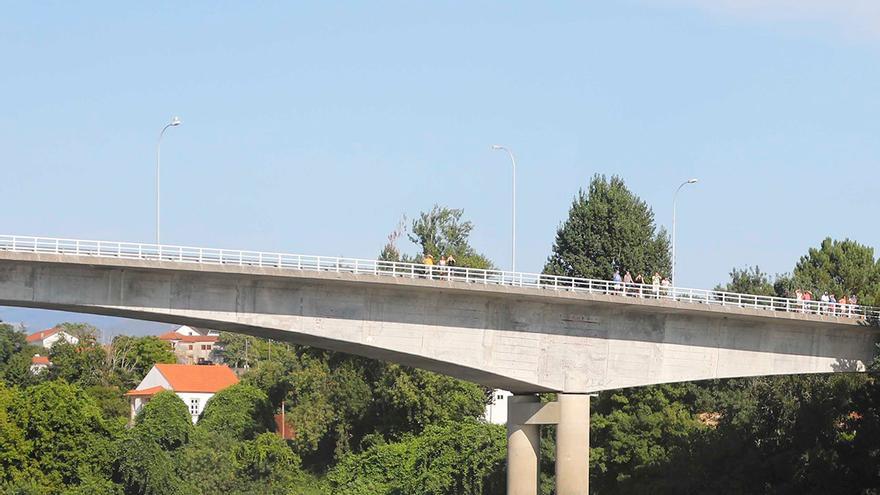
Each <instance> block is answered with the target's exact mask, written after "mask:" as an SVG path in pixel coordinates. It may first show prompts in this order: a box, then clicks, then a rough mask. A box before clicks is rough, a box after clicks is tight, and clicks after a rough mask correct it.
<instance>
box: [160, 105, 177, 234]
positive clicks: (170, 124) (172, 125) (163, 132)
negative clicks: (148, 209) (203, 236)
mask: <svg viewBox="0 0 880 495" xmlns="http://www.w3.org/2000/svg"><path fill="white" fill-rule="evenodd" d="M180 124H182V122H181V121H180V119H179V118H177V117H172V118H171V122H169V123H168V124H166V125H165V127H163V128H162V132H160V133H159V141H158V142H157V143H156V245H159V244H161V242H160V241H161V239H160V237H159V219H160V209H159V204H160V203H159V202H160V198H161V195H160V190H159V170H160V164H161V162H162V160H161V157H162V136H164V135H165V131H166V130H168V128H169V127H177V126H179V125H180Z"/></svg>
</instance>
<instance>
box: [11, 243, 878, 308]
mask: <svg viewBox="0 0 880 495" xmlns="http://www.w3.org/2000/svg"><path fill="white" fill-rule="evenodd" d="M0 250H4V251H15V252H25V253H46V254H64V255H78V256H99V257H105V258H120V259H136V260H157V261H176V262H186V263H205V264H217V265H239V266H261V267H271V268H282V269H290V270H301V271H319V272H335V273H352V274H361V275H375V276H380V277H408V278H422V279H432V280H449V281H455V282H465V283H472V284H482V285H501V286H509V287H526V288H534V289H543V290H550V291H571V292H584V293H591V294H609V295H617V296H621V297H637V298H649V299H665V300H673V301H678V302H684V303H693V304H707V305H719V306H733V307H738V308H752V309H759V310H767V311H784V312H789V313H806V314H813V315H822V316H827V317H838V318H860V319H869V320H871V321H874V322H876V321H877V320H878V319H880V308H873V307H869V306H863V305H855V304H840V303H831V302H823V301H801V300H796V299H790V298H784V297H772V296H756V295H751V294H737V293H734V292H724V291H716V290H704V289H691V288H684V287H671V286H657V285H651V284H623V283H621V282H614V281H609V280H596V279H588V278H578V277H563V276H556V275H545V274H539V273H521V272H510V271H504V270H483V269H479V268H465V267H457V266H438V265H423V264H417V263H402V262H394V261H379V260H366V259H356V258H339V257H335V256H308V255H300V254H285V253H267V252H259V251H238V250H231V249H213V248H201V247H187V246H166V245H156V244H139V243H131V242H109V241H88V240H79V239H56V238H50V237H28V236H15V235H0Z"/></svg>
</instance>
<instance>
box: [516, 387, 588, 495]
mask: <svg viewBox="0 0 880 495" xmlns="http://www.w3.org/2000/svg"><path fill="white" fill-rule="evenodd" d="M507 401H508V402H507V494H508V495H537V494H538V491H539V483H540V476H539V473H540V470H539V465H540V460H541V456H540V453H541V430H540V425H557V426H556V494H557V495H588V494H589V482H590V478H589V467H590V396H589V395H587V394H558V396H557V401H556V402H548V403H546V404H541V402H540V399H539V398H538V396H537V395H514V396H511V397H509V398H508V399H507Z"/></svg>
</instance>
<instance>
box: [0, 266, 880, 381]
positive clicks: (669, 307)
mask: <svg viewBox="0 0 880 495" xmlns="http://www.w3.org/2000/svg"><path fill="white" fill-rule="evenodd" d="M22 263H23V264H25V265H26V266H33V267H34V268H36V267H55V268H56V269H57V268H62V267H65V268H66V269H70V270H74V271H80V272H82V270H83V269H85V270H86V271H93V272H95V271H96V272H109V273H113V272H119V273H125V272H128V273H129V274H136V273H139V272H140V273H153V274H155V273H164V274H166V275H168V274H174V276H178V274H179V275H180V276H182V277H185V278H186V277H193V276H195V277H198V275H199V274H203V275H207V276H209V277H211V278H212V279H213V280H217V279H218V277H219V279H223V278H225V279H227V281H235V280H238V279H239V278H240V277H241V276H245V277H247V278H248V279H254V278H258V279H260V280H264V281H269V280H276V281H285V282H293V283H294V284H298V285H302V284H306V285H309V284H312V285H311V286H312V287H316V285H314V284H319V285H320V284H328V283H329V284H332V285H333V287H334V289H332V290H333V291H336V290H337V289H336V287H338V288H339V289H338V290H340V291H341V290H342V289H341V288H342V287H348V288H349V289H351V288H359V289H357V290H361V291H362V289H363V288H364V287H372V289H369V291H374V290H375V291H380V290H382V291H387V290H390V291H392V292H395V293H397V292H399V293H401V294H404V293H407V292H419V291H422V292H424V291H431V293H432V294H433V295H432V296H431V297H436V298H446V299H449V300H460V299H462V298H466V299H480V298H482V299H486V300H490V301H497V300H504V301H505V303H504V304H505V305H507V306H511V305H514V306H516V305H520V306H521V305H528V304H532V305H533V306H534V304H540V305H544V306H553V305H563V306H566V307H568V306H571V305H574V306H589V308H587V309H586V310H584V311H583V312H582V313H584V314H580V315H575V316H576V317H575V318H574V319H573V320H572V321H563V327H564V328H562V330H561V331H557V334H556V335H551V337H552V338H550V339H549V340H553V339H554V338H558V339H557V340H560V342H556V343H555V344H552V345H549V346H548V345H547V342H546V340H548V339H544V340H545V342H542V343H540V344H538V345H537V346H534V347H533V348H532V349H531V350H532V351H534V352H537V353H542V354H545V356H544V362H543V366H544V367H545V368H554V367H557V368H558V367H559V366H563V367H564V366H567V365H571V364H573V365H574V366H575V368H578V369H579V370H580V372H586V371H588V370H589V371H590V372H593V371H594V370H596V369H598V368H596V367H595V366H585V365H584V363H572V356H571V353H567V355H565V356H563V357H562V359H561V360H560V359H555V358H553V357H552V356H549V354H551V353H552V352H550V351H552V350H556V351H558V350H559V349H564V348H565V347H566V343H565V342H561V340H565V339H568V340H572V339H576V338H577V337H578V336H584V335H590V336H592V338H593V340H596V339H597V338H598V339H599V340H602V339H601V337H602V336H601V335H599V334H600V333H601V332H599V333H597V332H596V331H594V330H590V329H589V327H590V324H591V322H590V321H589V318H590V313H591V312H595V313H599V312H604V313H605V315H606V316H607V315H612V316H613V315H618V316H622V315H624V313H627V314H629V313H636V312H638V313H640V314H642V315H643V316H644V315H648V316H650V318H647V320H650V321H648V322H649V323H651V324H657V321H660V320H663V322H664V323H665V322H666V321H667V318H666V316H669V318H670V319H673V320H674V319H681V315H682V314H685V315H701V316H703V317H705V316H707V315H708V316H709V317H710V319H711V320H713V321H714V322H715V323H717V322H719V321H722V320H728V319H731V318H734V319H736V320H737V321H738V322H739V323H738V324H741V325H742V326H743V327H744V328H748V327H755V326H756V325H757V326H761V325H764V326H767V325H768V322H770V321H773V322H784V323H786V324H785V325H784V326H785V327H786V328H785V329H784V330H785V331H792V327H791V325H790V324H796V325H797V326H798V327H799V328H801V329H812V330H813V333H811V334H809V335H807V334H804V335H803V336H804V337H808V338H809V340H810V342H812V344H811V347H812V348H813V352H814V353H820V352H819V351H820V350H821V349H819V347H821V345H822V344H821V342H823V341H825V340H827V334H828V332H830V331H838V332H841V333H842V334H848V338H850V340H852V337H853V334H862V336H863V337H864V335H870V339H866V338H856V340H859V341H864V342H859V343H856V345H858V346H861V347H862V350H861V351H858V352H853V349H850V348H849V347H848V345H849V344H846V345H843V347H840V346H839V345H838V347H839V349H840V352H839V353H838V354H841V356H840V357H842V358H843V359H842V361H841V362H842V363H843V364H841V365H840V369H827V368H828V366H825V368H826V369H821V368H822V366H816V365H815V363H814V365H810V366H807V365H805V364H804V363H803V362H799V363H795V362H794V361H792V359H793V358H792V359H789V360H788V361H789V362H788V363H787V364H786V363H785V362H784V361H786V360H785V359H781V361H783V363H782V364H783V366H782V368H783V369H781V370H780V373H770V374H781V373H785V372H791V373H799V372H822V371H859V370H862V369H864V368H863V365H864V363H865V362H866V359H868V357H869V356H868V354H867V353H865V352H864V349H865V347H864V345H865V343H867V342H868V341H869V340H870V341H871V342H876V340H877V332H876V329H874V328H870V327H864V326H862V325H860V324H859V323H858V322H857V321H855V320H851V319H842V318H833V317H826V316H818V315H809V314H806V315H805V314H798V313H784V312H772V311H766V310H760V309H749V308H735V307H730V306H727V307H725V306H709V305H705V304H693V303H684V302H675V301H662V300H661V301H658V300H652V299H640V298H629V297H628V298H623V297H621V296H618V295H606V294H586V293H581V292H576V293H575V292H566V291H558V292H557V291H555V290H551V289H538V288H519V287H507V286H493V285H483V284H476V283H462V282H450V281H443V280H426V279H419V278H416V279H413V278H409V277H396V278H392V277H387V276H382V277H374V276H369V275H353V274H346V273H335V272H301V271H297V270H291V269H288V268H267V267H256V266H238V265H214V264H198V263H187V262H177V261H146V260H133V259H115V258H104V257H94V256H71V255H58V254H32V253H20V252H16V253H12V252H2V251H0V268H2V267H8V266H9V265H10V264H19V265H20V264H22ZM37 271H39V270H37ZM55 271H57V270H55ZM83 273H85V272H83ZM4 275H5V272H4ZM111 278H112V277H111ZM5 282H6V281H4V280H2V279H0V286H2V285H3V284H4V283H5ZM34 283H35V284H36V282H34ZM25 285H26V284H25ZM121 287H122V286H120V289H121ZM438 289H439V290H438ZM108 292H110V289H109V285H108ZM3 294H5V291H3V290H2V289H0V299H2V300H3V301H2V304H5V305H12V306H26V307H43V308H46V309H63V310H68V311H77V312H90V313H95V314H105V315H111V316H128V317H135V318H139V319H148V320H155V321H164V322H169V323H177V322H182V321H189V322H201V323H202V324H206V323H220V325H219V326H221V327H226V328H221V329H230V330H232V331H240V332H243V333H249V334H253V335H258V334H260V331H261V330H265V333H271V334H272V335H273V337H272V338H276V339H278V340H292V341H296V340H294V339H292V338H285V337H290V335H285V333H283V332H289V331H290V330H291V328H290V327H287V329H286V330H284V329H280V328H274V329H273V328H271V327H263V326H261V325H259V324H254V322H253V321H246V320H247V319H246V318H245V319H242V318H240V316H241V311H239V309H240V308H239V307H238V306H236V307H235V308H234V311H226V312H220V313H221V314H219V315H218V314H214V315H207V314H206V313H205V312H204V311H201V312H200V311H195V310H193V309H192V308H188V309H185V310H184V309H181V308H173V311H172V310H171V309H169V310H164V309H160V308H158V306H160V305H157V306H154V307H149V306H145V307H140V308H135V307H127V306H124V305H119V306H114V305H112V304H106V302H109V301H105V304H101V305H94V304H92V305H90V306H87V305H84V304H82V302H79V303H77V302H74V303H70V301H69V300H68V301H67V302H65V301H60V300H59V301H49V300H38V298H36V292H35V297H33V298H31V299H30V300H27V299H21V298H7V297H3ZM62 299H63V298H62ZM236 304H238V303H236ZM169 306H173V304H170V305H169ZM490 306H491V304H490ZM536 307H537V306H536ZM227 309H229V308H227ZM470 309H472V308H470ZM539 310H540V308H539ZM594 310H595V311H594ZM599 310H601V311H599ZM493 311H496V312H500V313H504V314H503V315H501V316H500V317H499V318H500V319H501V320H504V321H501V320H499V321H501V324H500V325H497V326H498V327H499V329H501V330H503V331H501V332H498V331H496V332H486V330H487V329H488V327H491V326H492V325H491V324H480V325H479V327H482V328H477V326H470V327H469V326H468V325H464V326H463V327H462V326H461V325H459V328H456V329H455V330H456V331H461V330H462V329H464V330H468V329H473V330H480V331H483V332H484V333H495V334H502V333H505V332H506V333H508V334H509V333H510V332H520V333H523V334H528V333H531V334H535V333H538V334H540V333H542V331H543V330H540V329H538V330H536V329H535V327H536V326H537V327H539V326H540V322H538V323H536V321H535V320H534V319H532V320H530V321H528V322H526V323H523V322H522V321H517V318H519V319H520V320H522V317H521V315H515V316H514V317H511V316H510V314H508V313H512V312H513V311H512V310H511V308H510V307H503V308H501V310H499V309H498V308H494V309H493ZM664 315H666V316H664ZM208 316H210V317H208ZM505 318H507V319H506V320H505ZM318 319H319V320H320V319H321V318H318ZM685 319H687V318H685ZM337 320H340V321H341V320H344V318H337ZM490 320H491V318H490ZM538 320H540V315H539V316H538ZM563 320H565V318H564V317H563ZM486 321H489V320H486ZM299 323H302V322H301V321H300V322H299ZM392 323H402V324H404V325H407V324H412V323H414V322H411V321H406V322H392ZM424 323H425V322H423V321H420V322H418V325H416V327H418V329H419V330H421V331H422V333H423V335H422V341H421V342H420V344H419V347H420V348H425V347H426V346H427V351H425V352H427V353H428V355H417V354H418V352H421V351H420V350H419V349H415V350H409V349H408V350H407V352H402V351H401V349H400V348H398V349H388V348H386V349H379V348H376V347H371V346H369V345H367V344H365V343H364V342H358V341H355V340H339V341H337V342H336V343H334V342H331V341H332V340H333V339H328V336H327V335H326V334H325V335H323V336H319V335H314V334H312V335H306V334H300V335H299V336H298V341H299V342H301V343H306V344H308V345H315V346H317V347H323V348H330V350H339V351H342V352H351V353H354V354H360V355H366V356H368V357H378V358H379V359H386V360H390V361H395V362H401V363H402V364H409V365H415V366H419V367H424V368H426V369H431V370H433V371H439V372H441V373H443V372H446V373H447V374H452V375H453V376H458V377H459V378H464V379H469V380H471V381H476V382H478V383H483V384H484V385H487V386H499V388H508V389H511V390H514V391H516V392H518V393H525V392H540V391H551V390H552V391H575V392H592V391H597V390H603V389H608V388H619V386H617V385H621V386H635V385H640V384H644V383H627V382H618V383H615V382H614V381H613V380H606V382H605V383H603V384H599V386H596V384H593V385H592V386H590V385H587V386H585V385H584V384H583V383H581V384H576V385H574V386H572V387H567V386H566V383H565V377H561V376H555V377H554V378H553V379H552V380H548V379H545V378H546V377H541V376H538V375H534V374H533V377H532V378H534V379H519V378H521V377H514V376H505V375H504V370H503V369H492V368H491V366H481V365H480V363H477V362H476V361H473V360H472V362H471V363H470V365H468V364H467V363H464V362H455V361H456V360H455V359H454V357H451V356H449V355H448V354H446V355H430V350H431V347H432V345H433V344H431V345H429V344H426V342H428V343H431V342H432V341H431V339H430V338H428V337H425V335H426V334H425V333H424V330H425V328H438V329H443V328H444V325H445V323H444V322H439V321H435V322H434V324H433V326H432V325H430V324H429V325H427V326H426V325H425V324H424ZM483 323H485V321H483ZM557 323H558V322H557ZM361 324H362V325H361V326H366V327H369V326H370V322H366V323H364V322H363V321H361ZM504 325H507V326H508V327H509V328H501V327H503V326H504ZM529 325H530V326H529ZM566 325H567V326H566ZM719 325H720V323H719ZM410 326H412V325H410ZM527 326H529V328H527V329H525V330H523V328H525V327H527ZM706 327H707V325H704V328H706ZM340 328H342V327H341V326H337V330H338V329H340ZM413 328H415V327H413ZM450 329H451V327H450ZM495 330H498V329H495ZM557 330H559V329H557ZM664 332H665V330H664ZM343 333H344V331H343ZM795 333H797V332H795ZM449 335H453V336H454V335H455V332H451V333H449ZM606 337H607V335H606ZM614 337H615V338H614V339H610V338H606V339H605V340H607V342H605V344H607V345H606V346H605V347H606V348H605V349H604V351H603V350H602V349H598V348H597V347H596V346H595V345H593V346H592V348H588V347H583V348H582V349H581V350H584V351H585V352H587V353H593V354H596V353H598V354H602V353H603V352H605V353H606V355H605V358H606V359H605V360H604V362H602V363H601V364H603V365H604V367H605V369H606V371H605V373H606V374H607V373H609V372H608V371H607V369H608V366H609V365H610V366H612V369H611V373H614V371H615V370H614V369H613V367H614V362H613V360H612V359H608V357H609V356H608V353H609V348H610V347H612V346H613V345H618V344H620V342H612V341H611V340H614V341H621V340H623V341H624V343H626V340H627V339H626V336H623V335H614ZM856 337H858V335H856ZM492 338H494V339H495V340H496V341H497V340H499V337H498V335H495V336H494V337H489V340H492ZM508 338H509V336H508ZM639 338H640V337H639V336H638V335H636V336H633V338H632V340H631V341H630V342H631V343H632V346H633V347H641V348H642V351H644V347H645V346H644V345H642V344H647V345H648V347H651V346H654V347H656V346H657V345H665V344H667V342H665V341H663V340H654V341H650V340H649V341H647V342H644V341H642V342H639V341H638V339H639ZM734 340H735V339H734ZM759 340H760V339H759ZM844 340H846V339H844ZM484 341H485V339H484ZM478 343H479V342H478ZM569 343H570V342H569ZM490 344H491V343H490ZM636 344H639V345H636ZM734 344H736V343H734ZM740 344H742V342H741V343H739V344H736V345H740ZM837 344H840V343H837ZM837 344H836V345H837ZM676 345H677V346H679V347H681V345H685V346H686V345H687V342H677V343H676ZM720 345H721V344H717V345H716V347H717V346H720ZM496 347H497V345H496ZM599 347H602V345H600V346H599ZM746 347H748V346H746ZM753 347H755V349H753V350H759V349H758V348H759V347H760V343H755V344H753ZM550 348H552V349H550ZM739 350H742V349H739ZM746 350H748V349H746ZM520 351H522V350H520ZM770 351H772V352H773V353H775V354H782V355H784V354H785V353H786V352H787V350H786V349H785V348H784V346H779V345H774V346H772V349H771V350H770ZM770 351H768V350H767V349H763V348H761V349H760V350H759V352H770ZM516 352H519V351H516ZM516 352H514V353H513V354H516ZM676 352H677V353H679V354H681V356H679V358H681V359H687V358H688V357H687V354H688V353H687V352H684V353H683V354H682V349H680V348H678V349H673V350H672V351H670V350H668V349H667V350H666V351H665V354H666V355H667V356H671V355H673V354H675V353H676ZM797 352H801V353H802V351H797ZM797 352H795V353H793V354H792V355H797ZM871 352H873V349H871ZM822 353H824V354H825V355H827V354H829V352H828V351H823V352H822ZM822 353H820V354H822ZM830 353H831V354H834V352H830ZM563 354H566V352H563ZM661 354H662V353H661ZM518 356H519V357H518V358H523V357H526V356H525V355H524V354H523V353H522V352H520V354H519V355H518ZM642 356H643V357H645V358H647V359H648V362H646V363H643V364H644V365H646V366H647V367H648V368H651V367H652V364H651V359H654V360H656V359H658V358H657V357H656V355H653V357H652V355H651V353H650V352H648V353H647V354H644V353H643V355H642ZM413 357H415V358H416V359H413ZM514 357H515V358H517V357H516V356H514ZM599 357H600V358H601V356H599ZM518 358H517V359H518ZM679 358H676V359H679ZM702 358H706V356H702ZM783 358H784V356H783ZM853 358H855V359H853ZM574 360H576V358H575V359H574ZM599 360H600V361H601V359H599ZM667 360H668V359H667ZM624 361H625V360H623V361H620V362H618V363H617V364H618V365H621V367H620V369H621V370H623V371H625V372H631V371H632V370H631V369H629V368H631V367H632V366H633V363H632V362H624ZM801 361H802V360H801ZM595 364H599V363H598V362H597V363H595ZM661 364H662V363H659V364H658V363H654V365H657V366H655V367H656V368H657V369H660V368H662V367H663V366H661ZM704 364H705V363H704ZM711 364H712V365H713V366H714V369H715V370H716V371H715V372H713V373H708V375H718V369H719V368H718V364H719V362H718V360H717V358H716V361H714V363H711ZM449 365H452V366H454V367H455V368H457V369H456V370H454V372H452V373H450V372H449V369H447V368H448V366H449ZM627 367H629V368H627ZM654 371H656V370H654ZM661 371H662V370H661ZM765 371H766V370H765ZM771 371H772V370H771ZM577 372H578V371H576V373H577ZM662 374H663V373H661V375H662ZM666 375H667V376H666V377H665V378H664V377H663V376H660V377H657V379H659V380H664V379H665V380H668V381H681V379H683V378H686V377H682V376H677V375H676V376H670V375H669V373H666ZM673 375H674V373H673ZM712 377H715V376H700V377H697V379H703V378H712ZM606 378H608V377H607V376H606ZM504 382H509V383H504ZM630 382H632V380H630ZM656 383H660V381H656Z"/></svg>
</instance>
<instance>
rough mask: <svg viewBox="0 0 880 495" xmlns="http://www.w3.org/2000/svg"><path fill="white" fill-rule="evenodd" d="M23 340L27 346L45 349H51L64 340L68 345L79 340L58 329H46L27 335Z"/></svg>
mask: <svg viewBox="0 0 880 495" xmlns="http://www.w3.org/2000/svg"><path fill="white" fill-rule="evenodd" d="M25 340H27V343H28V344H32V345H39V346H43V347H45V348H46V349H49V348H51V347H52V346H53V345H55V344H56V343H58V342H60V341H62V340H64V341H66V342H68V343H70V344H77V343H79V339H78V338H76V337H74V336H73V335H70V334H69V333H67V332H65V331H64V330H63V329H61V328H60V327H55V328H48V329H46V330H41V331H39V332H34V333H32V334H30V335H28V336H27V337H26V338H25Z"/></svg>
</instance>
